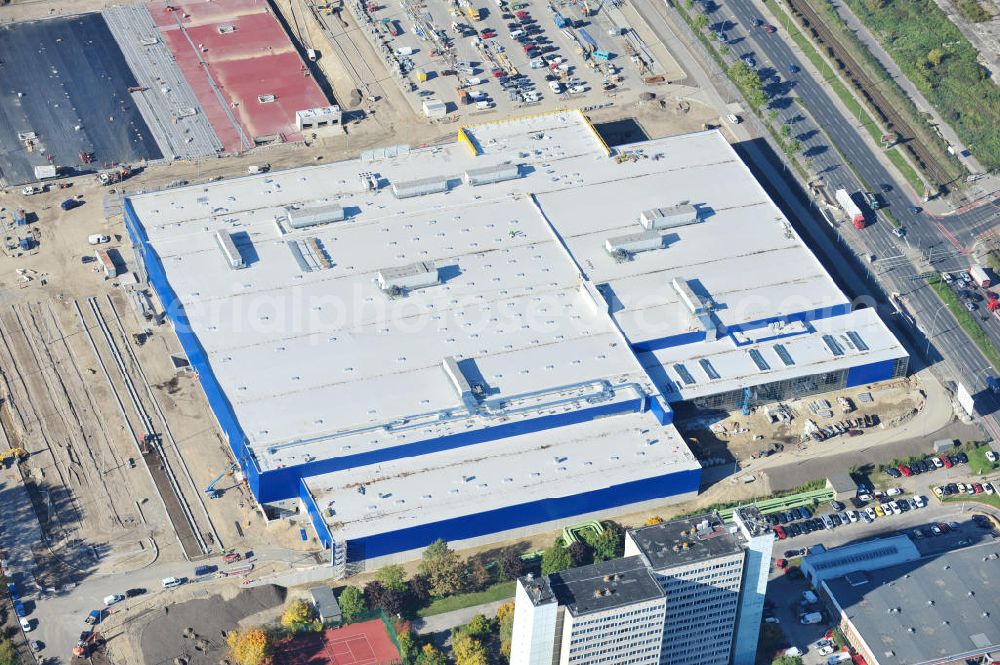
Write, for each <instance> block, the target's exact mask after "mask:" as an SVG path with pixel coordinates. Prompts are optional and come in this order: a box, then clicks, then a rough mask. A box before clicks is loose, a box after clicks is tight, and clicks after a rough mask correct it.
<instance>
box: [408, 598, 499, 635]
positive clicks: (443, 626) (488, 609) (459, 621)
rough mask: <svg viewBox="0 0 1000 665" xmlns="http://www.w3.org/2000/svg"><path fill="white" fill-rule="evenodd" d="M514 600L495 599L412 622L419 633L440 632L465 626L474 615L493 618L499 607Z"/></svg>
mask: <svg viewBox="0 0 1000 665" xmlns="http://www.w3.org/2000/svg"><path fill="white" fill-rule="evenodd" d="M513 600H514V599H513V598H508V599H507V600H495V601H493V602H489V603H483V604H482V605H473V606H472V607H465V608H462V609H460V610H453V611H451V612H443V613H441V614H435V615H434V616H429V617H427V618H426V619H416V620H414V621H413V623H412V625H413V629H414V630H416V631H417V634H419V635H429V634H430V633H439V632H441V631H444V630H451V629H452V628H454V627H455V626H464V625H465V624H467V623H469V622H470V621H472V617H474V616H476V615H477V614H484V615H486V617H487V618H491V617H493V616H494V615H496V613H497V608H498V607H500V606H501V605H503V604H504V603H509V602H513Z"/></svg>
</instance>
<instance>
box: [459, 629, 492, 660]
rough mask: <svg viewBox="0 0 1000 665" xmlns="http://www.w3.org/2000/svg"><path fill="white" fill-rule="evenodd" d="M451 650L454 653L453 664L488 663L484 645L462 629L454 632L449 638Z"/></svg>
mask: <svg viewBox="0 0 1000 665" xmlns="http://www.w3.org/2000/svg"><path fill="white" fill-rule="evenodd" d="M451 650H452V653H454V654H455V665H489V658H488V657H487V655H486V647H485V646H483V643H482V642H480V641H479V640H477V639H476V638H474V637H473V636H471V635H469V634H468V633H466V632H464V631H456V632H455V633H454V635H453V636H452V638H451Z"/></svg>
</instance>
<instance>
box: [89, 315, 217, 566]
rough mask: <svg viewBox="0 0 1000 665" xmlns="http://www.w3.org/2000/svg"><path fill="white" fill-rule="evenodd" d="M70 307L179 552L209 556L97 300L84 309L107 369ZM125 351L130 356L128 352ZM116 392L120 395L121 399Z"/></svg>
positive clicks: (99, 353) (209, 550) (188, 554)
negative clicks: (100, 341) (143, 465)
mask: <svg viewBox="0 0 1000 665" xmlns="http://www.w3.org/2000/svg"><path fill="white" fill-rule="evenodd" d="M74 306H75V307H76V313H77V316H78V317H79V318H80V322H81V324H82V326H83V329H84V331H85V334H86V336H87V338H88V340H89V342H90V346H91V348H92V350H93V352H94V355H95V357H96V358H97V360H98V364H99V365H100V367H101V370H102V372H103V373H104V376H105V378H106V379H107V382H108V385H109V387H110V388H111V392H112V395H113V396H114V398H115V401H116V403H117V406H118V410H119V412H120V413H121V416H122V419H123V420H124V422H125V425H126V427H127V428H128V430H129V433H130V434H131V435H132V439H133V441H134V442H135V445H136V449H137V450H138V452H139V454H140V456H141V457H142V458H143V460H144V462H145V463H146V467H147V469H148V470H149V472H150V475H151V476H152V479H153V484H154V485H155V486H156V488H157V491H158V493H159V495H160V499H161V501H162V502H163V505H164V508H165V510H166V512H167V515H168V516H169V517H170V521H171V524H172V526H173V529H174V533H175V534H176V536H177V540H178V542H179V543H180V545H181V549H182V550H183V551H184V554H185V555H186V556H187V558H188V559H192V558H195V557H200V556H204V555H206V554H208V553H210V552H211V551H212V550H211V547H210V546H209V544H208V542H207V541H206V539H205V537H204V536H203V535H202V533H201V531H200V529H199V527H198V523H197V520H196V519H195V516H194V513H193V512H192V510H191V507H190V506H189V505H188V502H187V500H186V498H185V496H184V493H183V491H182V490H181V486H180V483H179V482H178V480H177V476H176V474H175V473H174V470H173V468H172V467H171V465H170V462H169V461H168V459H167V455H166V453H165V451H164V449H163V446H162V443H161V441H160V439H159V437H158V436H157V435H156V434H157V430H156V427H155V424H154V421H153V419H152V418H151V417H150V415H149V413H148V412H147V410H146V408H145V406H144V405H143V402H142V398H141V396H140V394H139V391H138V390H137V389H136V387H135V383H134V382H133V380H132V376H131V374H130V373H129V369H128V366H127V365H126V361H125V357H124V354H122V352H121V350H120V349H119V348H118V344H117V343H116V342H115V339H114V335H113V334H112V332H111V328H110V327H109V326H108V323H107V321H106V320H105V319H104V314H103V312H102V311H101V308H100V305H99V304H98V302H97V298H95V297H91V298H88V299H87V308H88V309H89V311H90V314H91V316H92V317H93V319H94V321H95V327H96V328H97V329H98V330H99V331H100V337H101V338H103V340H104V343H105V344H104V346H105V347H106V348H107V349H108V351H109V352H110V356H111V357H110V361H111V362H110V364H111V365H112V367H111V368H109V366H108V365H109V363H107V362H106V361H105V356H106V354H102V353H101V352H100V351H99V350H98V344H97V341H96V340H95V339H94V335H93V334H92V332H91V327H90V326H88V325H87V321H86V318H85V317H84V311H83V309H81V307H80V303H79V302H75V303H74ZM116 314H117V312H116ZM126 346H127V342H126ZM129 351H130V352H131V349H129ZM133 364H134V358H133ZM113 370H117V372H115V373H114V378H113V377H112V372H113ZM120 391H124V393H125V398H124V399H123V397H122V395H121V392H120ZM126 402H128V403H129V404H130V405H131V410H132V414H133V417H131V418H130V417H129V415H128V409H126ZM146 442H148V443H146Z"/></svg>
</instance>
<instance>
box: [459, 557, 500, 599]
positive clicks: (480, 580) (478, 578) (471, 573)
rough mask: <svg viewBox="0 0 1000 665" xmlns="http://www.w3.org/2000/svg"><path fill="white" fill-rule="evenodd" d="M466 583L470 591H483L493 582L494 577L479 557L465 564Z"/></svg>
mask: <svg viewBox="0 0 1000 665" xmlns="http://www.w3.org/2000/svg"><path fill="white" fill-rule="evenodd" d="M465 582H466V587H467V589H468V590H469V591H482V590H483V589H485V588H486V587H488V586H489V585H490V584H491V583H492V582H493V576H492V575H490V571H489V570H488V569H487V568H486V564H484V563H483V560H482V559H480V558H479V557H476V558H473V559H469V560H468V561H466V562H465Z"/></svg>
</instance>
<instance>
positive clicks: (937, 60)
mask: <svg viewBox="0 0 1000 665" xmlns="http://www.w3.org/2000/svg"><path fill="white" fill-rule="evenodd" d="M942 60H944V51H942V50H941V49H939V48H932V49H931V50H930V51H928V52H927V62H929V63H931V64H932V65H934V66H935V67H937V66H938V65H940V64H941V61H942Z"/></svg>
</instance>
